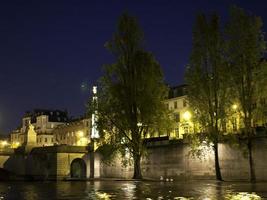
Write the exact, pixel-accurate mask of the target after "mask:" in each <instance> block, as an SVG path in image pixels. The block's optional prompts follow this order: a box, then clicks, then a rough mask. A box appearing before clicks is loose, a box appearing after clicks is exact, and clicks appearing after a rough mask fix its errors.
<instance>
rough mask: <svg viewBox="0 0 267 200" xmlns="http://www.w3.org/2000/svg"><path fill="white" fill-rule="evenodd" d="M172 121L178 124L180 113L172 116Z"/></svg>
mask: <svg viewBox="0 0 267 200" xmlns="http://www.w3.org/2000/svg"><path fill="white" fill-rule="evenodd" d="M174 120H175V122H180V113H175V114H174Z"/></svg>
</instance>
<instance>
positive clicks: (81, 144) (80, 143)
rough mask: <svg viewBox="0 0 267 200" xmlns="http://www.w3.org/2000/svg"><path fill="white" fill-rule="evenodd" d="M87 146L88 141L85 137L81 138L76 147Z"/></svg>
mask: <svg viewBox="0 0 267 200" xmlns="http://www.w3.org/2000/svg"><path fill="white" fill-rule="evenodd" d="M87 144H88V139H87V138H86V137H81V138H80V139H79V140H78V142H77V145H78V146H87Z"/></svg>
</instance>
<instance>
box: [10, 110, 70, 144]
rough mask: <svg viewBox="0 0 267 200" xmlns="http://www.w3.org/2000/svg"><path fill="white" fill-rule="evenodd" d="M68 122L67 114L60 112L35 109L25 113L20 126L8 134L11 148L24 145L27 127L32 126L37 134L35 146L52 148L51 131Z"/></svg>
mask: <svg viewBox="0 0 267 200" xmlns="http://www.w3.org/2000/svg"><path fill="white" fill-rule="evenodd" d="M67 121H68V115H67V112H65V111H61V110H45V109H35V110H33V111H32V112H26V113H25V115H24V117H23V118H22V124H21V126H20V127H19V128H18V129H16V130H14V131H13V132H12V133H11V134H10V142H11V146H12V147H14V148H15V147H17V146H20V145H23V144H25V142H26V137H27V134H26V133H27V131H28V128H29V125H30V124H31V125H33V127H34V131H35V132H36V134H37V137H36V140H37V141H36V145H37V146H52V145H53V144H54V142H55V141H54V136H53V129H54V128H55V127H57V126H59V125H62V124H66V123H67Z"/></svg>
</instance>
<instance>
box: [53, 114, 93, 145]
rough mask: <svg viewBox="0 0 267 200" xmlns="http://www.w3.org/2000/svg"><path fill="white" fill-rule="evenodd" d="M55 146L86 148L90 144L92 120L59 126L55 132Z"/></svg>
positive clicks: (82, 120) (79, 120) (85, 119)
mask: <svg viewBox="0 0 267 200" xmlns="http://www.w3.org/2000/svg"><path fill="white" fill-rule="evenodd" d="M53 135H54V139H55V141H54V142H55V144H58V145H60V144H61V145H62V144H64V145H71V146H86V145H87V144H88V143H90V136H91V120H90V119H88V118H80V119H74V120H71V121H70V122H68V123H65V124H62V125H60V126H57V127H56V128H55V129H54V130H53Z"/></svg>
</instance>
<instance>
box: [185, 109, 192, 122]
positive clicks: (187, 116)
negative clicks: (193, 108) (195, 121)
mask: <svg viewBox="0 0 267 200" xmlns="http://www.w3.org/2000/svg"><path fill="white" fill-rule="evenodd" d="M191 117H192V115H191V113H190V112H189V111H185V112H184V114H183V118H184V120H185V121H189V120H190V119H191Z"/></svg>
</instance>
